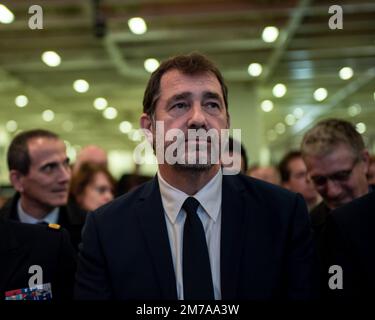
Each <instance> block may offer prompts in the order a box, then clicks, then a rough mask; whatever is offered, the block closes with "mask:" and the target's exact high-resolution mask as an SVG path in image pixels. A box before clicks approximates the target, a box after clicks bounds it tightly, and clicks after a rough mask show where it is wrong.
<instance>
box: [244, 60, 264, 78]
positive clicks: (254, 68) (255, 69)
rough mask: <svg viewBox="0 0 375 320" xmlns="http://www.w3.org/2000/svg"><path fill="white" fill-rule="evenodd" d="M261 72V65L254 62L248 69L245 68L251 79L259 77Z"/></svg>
mask: <svg viewBox="0 0 375 320" xmlns="http://www.w3.org/2000/svg"><path fill="white" fill-rule="evenodd" d="M262 70H263V68H262V65H261V64H260V63H256V62H254V63H250V64H249V67H248V68H247V72H248V73H249V75H251V76H252V77H258V76H260V74H261V73H262Z"/></svg>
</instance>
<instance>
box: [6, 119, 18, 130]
mask: <svg viewBox="0 0 375 320" xmlns="http://www.w3.org/2000/svg"><path fill="white" fill-rule="evenodd" d="M5 128H6V129H7V130H8V131H9V132H15V131H16V130H17V128H18V125H17V122H16V121H14V120H9V121H8V122H7V123H6V124H5Z"/></svg>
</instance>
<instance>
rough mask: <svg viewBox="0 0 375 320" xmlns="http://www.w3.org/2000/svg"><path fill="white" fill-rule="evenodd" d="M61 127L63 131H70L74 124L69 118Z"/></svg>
mask: <svg viewBox="0 0 375 320" xmlns="http://www.w3.org/2000/svg"><path fill="white" fill-rule="evenodd" d="M62 128H63V129H64V131H66V132H71V131H72V130H73V128H74V125H73V122H72V121H70V120H65V121H64V122H63V124H62Z"/></svg>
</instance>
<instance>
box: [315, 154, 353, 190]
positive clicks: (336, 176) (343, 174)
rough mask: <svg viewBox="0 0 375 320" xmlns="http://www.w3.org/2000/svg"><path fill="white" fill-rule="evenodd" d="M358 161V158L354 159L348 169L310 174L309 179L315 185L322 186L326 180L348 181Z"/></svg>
mask: <svg viewBox="0 0 375 320" xmlns="http://www.w3.org/2000/svg"><path fill="white" fill-rule="evenodd" d="M358 161H359V159H356V160H355V161H354V162H353V164H352V166H351V168H350V169H348V170H341V171H337V172H335V173H332V174H330V175H327V176H311V180H312V182H313V183H314V184H315V186H316V187H322V186H324V185H325V184H326V183H327V181H328V180H331V181H335V182H338V183H342V182H345V181H348V180H349V178H350V176H351V174H352V172H353V169H354V167H355V166H356V164H357V163H358Z"/></svg>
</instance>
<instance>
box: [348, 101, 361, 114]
mask: <svg viewBox="0 0 375 320" xmlns="http://www.w3.org/2000/svg"><path fill="white" fill-rule="evenodd" d="M361 110H362V108H361V106H360V105H359V104H358V103H356V104H353V105H351V106H350V107H349V108H348V115H349V116H351V117H355V116H357V115H359V114H360V113H361Z"/></svg>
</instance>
